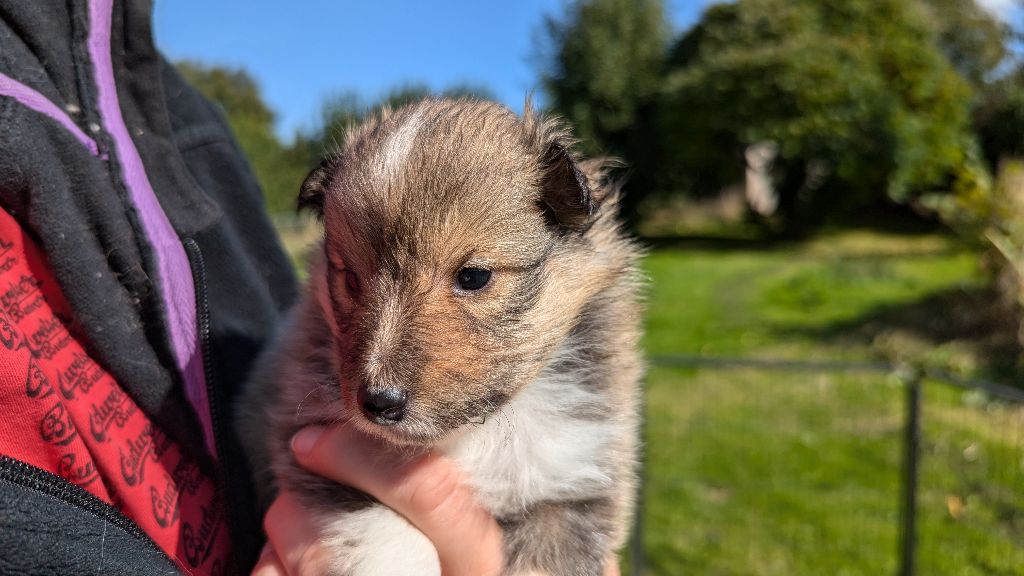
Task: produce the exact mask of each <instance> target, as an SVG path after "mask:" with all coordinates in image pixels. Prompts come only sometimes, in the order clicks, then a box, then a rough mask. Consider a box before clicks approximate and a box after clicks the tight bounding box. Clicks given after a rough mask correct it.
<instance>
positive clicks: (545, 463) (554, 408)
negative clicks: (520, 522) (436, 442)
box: [441, 362, 622, 515]
mask: <svg viewBox="0 0 1024 576" xmlns="http://www.w3.org/2000/svg"><path fill="white" fill-rule="evenodd" d="M552 364H553V365H558V364H559V362H554V363H552ZM583 376H584V374H583V373H581V372H580V371H568V372H565V373H555V372H554V371H553V370H545V371H544V372H542V373H541V374H540V376H539V377H538V378H537V379H536V380H534V381H533V382H531V383H530V384H528V385H527V386H525V387H524V388H523V389H522V390H521V391H520V392H519V393H518V394H517V395H516V396H515V397H514V398H513V399H512V400H510V401H509V402H508V403H507V404H506V405H505V406H504V407H502V408H501V409H500V410H498V411H497V412H496V413H495V414H492V415H491V416H490V417H488V418H487V420H486V422H485V423H484V424H482V425H477V426H475V427H470V428H468V429H467V430H466V431H465V432H464V433H462V434H461V435H459V436H457V437H456V438H454V439H453V440H451V441H450V442H449V443H447V444H446V445H444V446H442V447H441V450H442V452H444V453H445V454H446V455H448V456H449V457H451V458H453V459H454V460H455V461H457V462H458V463H459V464H460V466H461V467H462V468H463V469H464V470H466V471H467V473H468V475H469V477H470V482H471V483H472V484H473V486H474V488H475V489H476V491H477V494H478V496H479V497H480V499H481V501H482V503H483V504H484V505H485V506H487V508H489V509H490V510H491V512H492V513H494V514H497V515H505V514H515V513H517V512H521V511H523V510H524V509H525V508H526V507H527V506H529V505H531V504H534V503H537V502H541V501H562V500H572V499H575V498H589V497H594V496H596V495H598V494H604V493H606V492H607V491H608V489H609V488H610V487H611V485H612V479H611V477H610V476H609V472H608V470H607V466H608V460H609V453H608V452H609V450H608V447H609V444H610V443H611V442H612V441H613V438H614V437H615V436H616V435H617V434H619V433H621V432H622V431H621V430H617V428H618V425H617V423H616V421H615V420H614V419H612V420H609V419H607V418H604V417H599V414H606V413H607V404H606V401H604V400H603V399H602V398H601V397H600V396H599V395H598V394H597V393H595V392H594V391H592V390H588V389H587V388H586V384H585V383H586V379H585V378H584V377H583ZM470 426H473V425H470Z"/></svg>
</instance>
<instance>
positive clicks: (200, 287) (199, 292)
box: [181, 238, 238, 571]
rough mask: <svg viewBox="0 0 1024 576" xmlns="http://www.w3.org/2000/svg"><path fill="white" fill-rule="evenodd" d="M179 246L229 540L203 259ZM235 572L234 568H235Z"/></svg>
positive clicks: (189, 242) (185, 241)
mask: <svg viewBox="0 0 1024 576" xmlns="http://www.w3.org/2000/svg"><path fill="white" fill-rule="evenodd" d="M181 244H182V246H183V247H184V248H185V253H186V254H187V255H188V259H189V263H190V264H191V267H192V283H193V284H194V285H195V292H196V322H197V325H198V328H199V350H200V353H201V354H202V355H203V376H204V380H205V383H206V399H207V402H208V403H209V407H208V409H209V411H210V425H211V426H210V427H211V428H212V430H213V446H214V448H215V449H216V450H217V455H216V458H217V460H218V465H217V466H216V482H217V493H218V494H219V495H220V499H221V504H222V505H223V506H224V513H225V514H226V515H227V524H228V529H229V530H230V532H229V536H230V538H231V540H232V541H235V538H236V536H237V534H238V531H237V530H238V527H237V526H235V522H234V518H233V517H234V514H232V513H231V508H232V506H231V502H230V501H229V499H228V492H227V486H228V483H227V474H228V470H229V464H228V463H227V461H228V460H230V455H229V454H228V452H227V450H226V448H225V444H224V437H223V433H222V431H221V422H220V420H221V418H220V410H219V405H220V397H219V394H218V389H217V387H216V386H214V383H215V380H216V378H215V373H214V369H213V350H212V349H211V346H212V344H211V343H210V302H209V295H208V294H207V290H206V261H205V260H204V259H203V252H202V250H200V248H199V244H198V243H196V241H195V240H194V239H192V238H182V240H181ZM237 552H238V551H233V553H232V557H233V558H235V559H236V560H237V558H238V555H237ZM235 569H236V571H238V567H237V566H235Z"/></svg>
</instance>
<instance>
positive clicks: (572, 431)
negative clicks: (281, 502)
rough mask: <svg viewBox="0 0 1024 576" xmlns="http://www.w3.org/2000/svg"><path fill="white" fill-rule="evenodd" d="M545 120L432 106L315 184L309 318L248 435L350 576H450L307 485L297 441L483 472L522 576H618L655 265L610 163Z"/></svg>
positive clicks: (409, 532)
mask: <svg viewBox="0 0 1024 576" xmlns="http://www.w3.org/2000/svg"><path fill="white" fill-rule="evenodd" d="M572 144H573V141H572V139H571V136H570V135H569V133H568V131H567V130H566V129H565V128H564V127H563V126H562V125H561V124H559V123H558V122H556V121H553V120H549V119H543V118H540V117H539V116H538V115H536V114H535V113H533V112H532V111H531V110H530V109H529V106H528V107H527V110H526V112H525V114H524V116H523V117H522V118H518V117H517V116H516V115H515V114H513V113H512V112H511V111H509V110H508V109H506V108H504V107H502V106H499V105H497V104H493V103H487V102H480V101H473V100H425V101H422V102H419V103H416V104H412V105H409V106H406V107H403V108H400V109H398V110H396V111H387V110H385V111H383V112H381V113H380V114H379V115H378V116H377V117H376V118H374V119H372V120H370V121H368V122H366V123H365V124H364V125H362V126H360V127H358V128H356V129H353V130H350V131H349V133H348V134H347V135H346V137H345V138H344V142H343V144H342V145H341V146H340V149H339V150H338V151H337V153H335V154H332V155H330V156H328V157H327V158H326V159H324V160H323V162H322V163H321V164H320V166H319V167H317V168H316V169H315V170H314V171H313V172H312V173H311V174H310V175H309V177H308V178H307V179H306V181H305V183H304V184H303V186H302V190H301V194H300V204H301V205H303V206H308V207H311V208H312V209H314V210H316V211H317V212H318V213H319V214H320V215H321V217H322V220H323V225H324V239H323V244H322V249H320V250H318V254H317V256H316V257H315V258H314V259H313V262H312V264H311V266H310V272H309V276H310V280H309V285H308V287H307V289H306V291H305V295H304V297H303V299H302V300H301V301H300V302H299V304H298V305H297V307H296V309H295V310H294V311H293V313H292V315H291V319H290V321H289V322H288V323H287V324H286V325H285V326H284V327H283V328H282V331H281V334H280V336H279V339H278V342H277V343H276V344H275V345H273V346H271V347H270V348H271V349H270V350H269V351H268V352H267V353H266V354H265V355H264V357H263V358H262V360H261V363H260V364H259V366H258V368H257V370H256V375H255V380H254V381H253V382H251V383H250V386H249V388H248V389H247V391H246V395H245V398H244V402H243V407H242V413H241V414H240V417H239V418H238V422H239V430H238V432H239V434H240V436H241V438H242V439H243V442H244V443H245V444H247V446H246V448H247V451H248V456H249V458H250V460H251V463H252V464H253V467H254V469H255V470H256V471H257V474H259V475H262V476H261V478H260V479H259V480H258V483H259V485H260V486H261V487H263V488H267V493H265V494H264V495H263V496H264V498H265V499H266V501H265V503H267V502H269V500H270V499H271V498H272V496H273V493H274V491H275V490H276V489H277V488H278V487H283V488H287V489H288V490H289V491H290V492H292V493H293V494H295V495H296V497H297V499H298V500H299V502H300V503H301V505H303V506H304V507H306V508H307V509H308V510H309V511H310V512H311V513H313V514H315V515H316V517H317V518H318V521H319V524H320V526H319V527H320V533H321V534H322V537H323V545H324V546H326V547H327V548H328V550H329V551H330V554H331V557H332V559H333V563H332V565H331V567H330V571H331V573H332V574H339V575H360V576H368V575H388V576H392V575H405V574H409V575H412V574H416V575H419V574H439V573H440V568H439V564H438V560H437V554H436V552H435V550H434V548H433V546H432V545H431V544H430V542H429V541H428V540H427V539H426V538H425V537H424V536H423V535H422V534H421V533H420V532H419V531H417V530H416V529H415V528H413V527H412V526H411V525H410V524H409V523H408V522H406V520H405V519H404V518H402V517H401V516H399V515H397V514H395V513H394V512H392V511H391V510H390V509H388V508H386V507H384V506H382V505H381V504H379V503H376V502H375V501H373V500H372V499H371V498H370V497H368V496H366V495H365V494H363V493H360V492H358V491H356V490H353V489H351V488H347V487H343V486H338V485H336V484H333V483H331V482H328V481H326V480H323V479H321V478H319V477H317V476H315V475H312V474H310V473H308V472H306V471H304V470H303V469H301V468H299V467H298V466H297V465H296V463H295V462H294V460H293V459H292V457H291V452H290V450H289V447H288V442H289V439H290V438H291V436H292V434H294V433H295V432H296V431H297V430H298V429H300V428H302V427H304V426H307V425H310V424H322V425H332V424H337V423H347V425H349V426H353V427H355V428H356V429H358V430H360V431H362V432H364V433H366V434H368V435H371V436H375V437H377V438H379V439H381V440H383V441H384V444H385V446H393V447H395V448H396V449H406V450H408V449H410V448H414V449H419V450H421V451H422V450H425V449H432V450H435V451H438V452H440V453H443V454H445V455H447V456H448V457H450V458H452V459H454V460H455V461H456V462H458V464H459V465H461V467H462V468H463V469H464V470H465V472H466V474H467V475H468V478H469V481H470V482H471V483H472V486H473V488H474V489H475V490H476V493H477V495H478V497H479V500H480V502H481V503H482V504H483V505H484V506H486V507H487V508H488V509H489V510H490V511H491V512H492V513H493V514H494V516H495V517H496V519H497V520H498V522H499V524H500V525H501V527H502V528H503V531H504V538H505V544H504V547H505V562H506V569H505V572H506V573H507V574H510V575H511V574H525V573H542V574H551V575H562V574H579V575H588V576H589V575H597V574H601V572H602V569H603V564H604V562H605V560H606V559H607V558H609V557H610V556H611V555H612V553H613V552H614V551H616V550H617V549H618V548H619V547H620V546H621V545H622V544H623V542H624V540H625V538H626V535H627V531H628V527H629V523H630V517H631V510H632V507H633V495H634V487H635V480H636V479H635V471H636V465H637V449H638V440H637V425H638V414H637V412H638V393H639V390H638V382H639V380H640V378H641V373H642V366H641V360H640V355H639V352H638V339H639V335H640V319H641V309H640V304H639V302H638V296H637V292H638V272H637V260H638V255H639V252H638V249H637V247H636V246H635V245H634V244H633V243H632V242H631V241H630V240H628V239H627V238H626V237H625V236H624V235H623V234H622V233H621V232H620V230H619V227H618V224H617V222H616V213H615V212H616V197H617V190H616V188H615V186H614V185H613V184H611V183H610V182H609V181H608V178H607V176H606V168H607V162H604V161H600V160H581V159H580V158H579V157H578V155H577V154H576V153H575V152H574V151H573V148H572Z"/></svg>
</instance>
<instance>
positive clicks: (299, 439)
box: [292, 426, 324, 454]
mask: <svg viewBox="0 0 1024 576" xmlns="http://www.w3.org/2000/svg"><path fill="white" fill-rule="evenodd" d="M323 433H324V429H323V427H321V426H309V427H306V428H303V429H302V430H299V431H298V432H296V433H295V436H292V451H293V452H295V453H296V454H308V453H309V451H310V450H312V449H313V445H314V444H316V441H317V439H319V438H320V435H321V434H323Z"/></svg>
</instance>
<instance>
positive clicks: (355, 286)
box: [345, 270, 360, 294]
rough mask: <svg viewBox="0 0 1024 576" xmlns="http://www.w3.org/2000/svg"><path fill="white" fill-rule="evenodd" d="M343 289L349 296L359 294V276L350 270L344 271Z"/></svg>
mask: <svg viewBox="0 0 1024 576" xmlns="http://www.w3.org/2000/svg"><path fill="white" fill-rule="evenodd" d="M345 287H346V288H348V291H349V293H350V294H359V289H360V286H359V276H356V273H355V272H353V271H351V270H345Z"/></svg>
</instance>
